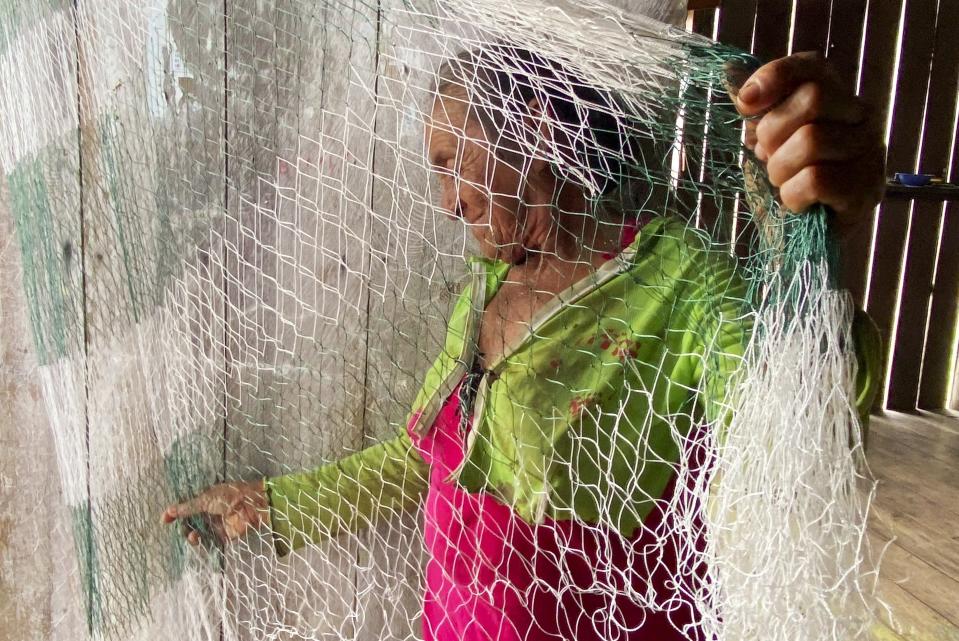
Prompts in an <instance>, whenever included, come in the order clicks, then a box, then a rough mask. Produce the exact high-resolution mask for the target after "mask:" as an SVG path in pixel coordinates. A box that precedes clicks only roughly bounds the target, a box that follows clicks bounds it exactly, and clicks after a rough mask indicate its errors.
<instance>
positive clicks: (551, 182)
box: [162, 53, 885, 545]
mask: <svg viewBox="0 0 959 641" xmlns="http://www.w3.org/2000/svg"><path fill="white" fill-rule="evenodd" d="M735 104H736V107H737V109H738V110H739V112H740V113H741V114H742V115H744V116H748V117H754V119H753V120H752V121H750V122H749V124H748V125H747V131H746V145H747V147H749V148H750V149H752V150H753V151H754V153H755V155H756V156H757V158H758V159H759V160H760V161H762V162H764V163H766V168H767V171H768V173H769V178H770V181H771V182H772V184H773V185H774V186H776V187H778V188H779V196H780V199H781V201H782V203H783V205H785V206H786V207H787V208H788V209H790V210H792V211H802V210H804V209H806V208H808V207H809V206H810V205H812V204H814V203H817V202H819V203H824V204H826V205H828V206H830V207H831V208H832V209H833V210H834V211H835V213H836V216H835V219H834V220H833V224H834V225H835V226H836V228H837V231H839V232H840V233H845V232H846V231H848V230H849V229H851V228H853V227H855V226H857V225H858V224H860V223H861V222H862V221H864V220H865V219H867V218H868V216H869V214H870V213H871V212H872V210H873V208H874V207H875V206H876V204H878V202H879V200H880V199H881V198H882V195H883V191H884V187H885V165H884V159H885V148H884V143H883V140H882V134H881V130H880V126H879V124H878V123H877V122H876V121H875V118H874V117H873V115H872V111H871V110H870V109H869V108H868V106H867V105H866V104H865V103H864V102H863V101H862V100H861V99H859V98H857V97H856V96H855V95H853V93H852V91H851V90H849V89H848V88H845V87H842V86H841V84H840V83H839V81H838V80H837V77H836V74H835V72H834V71H833V70H832V69H831V68H830V67H829V66H828V65H827V64H826V63H825V62H824V61H823V60H822V59H821V57H818V56H816V55H814V54H808V53H803V54H796V55H793V56H789V57H787V58H781V59H779V60H775V61H773V62H770V63H769V64H767V65H765V66H763V67H761V68H760V69H758V70H757V71H756V72H755V73H754V74H752V76H751V77H750V78H749V79H748V80H747V81H746V82H745V83H744V84H743V85H742V86H741V88H740V89H739V91H738V92H737V94H736V95H735ZM530 112H531V113H532V114H533V117H532V118H530V119H527V120H528V122H525V123H524V124H525V125H526V129H527V131H528V132H529V133H530V134H531V135H534V136H535V135H539V136H547V135H548V131H547V129H546V128H545V127H544V126H543V125H542V123H541V122H538V121H537V118H536V115H537V114H539V113H542V110H541V109H540V107H539V105H538V104H536V103H535V101H534V102H533V103H531V104H530ZM426 145H427V149H428V155H429V160H430V163H431V166H432V167H433V169H434V171H435V172H436V174H437V176H438V180H439V183H440V191H441V193H440V201H441V202H440V205H441V207H442V208H443V209H444V210H445V211H446V212H447V213H448V214H449V215H450V216H451V217H453V218H457V219H462V220H463V222H464V223H465V224H467V225H468V226H469V229H470V231H471V233H472V234H473V235H474V237H475V238H476V240H477V242H478V243H479V247H480V250H481V251H482V253H483V254H485V255H486V256H488V257H491V258H499V259H501V260H506V261H508V262H510V263H513V264H514V265H516V266H515V267H514V268H513V269H512V270H511V271H510V278H509V280H508V281H507V282H506V283H505V284H504V285H503V286H502V287H501V289H500V290H499V292H498V293H497V295H496V296H495V297H494V298H493V299H492V301H491V302H490V304H489V306H488V307H487V309H486V313H485V314H484V317H483V323H482V325H481V328H480V336H479V350H480V353H481V362H482V363H483V364H484V366H485V365H488V364H489V362H490V361H494V360H496V357H497V355H499V354H501V353H502V351H503V349H504V347H505V345H507V344H509V342H510V340H511V338H513V337H514V336H515V335H516V334H518V333H519V332H521V331H522V330H523V328H524V327H526V325H527V324H528V321H529V319H530V318H531V317H532V314H533V312H535V310H536V309H538V308H539V307H540V306H541V305H542V304H544V303H545V302H547V301H548V300H550V299H551V298H552V297H553V296H554V295H555V294H556V293H557V292H559V291H561V290H562V289H564V288H565V287H567V286H568V285H569V284H570V283H572V282H575V281H577V280H578V279H579V278H581V277H582V276H584V275H586V274H587V273H588V272H589V271H590V270H592V269H595V268H596V267H597V266H598V265H599V264H601V263H602V262H603V259H602V257H601V255H602V253H603V252H608V251H613V250H615V248H616V247H617V246H618V233H619V224H621V219H620V220H618V221H617V220H615V219H613V220H611V221H610V223H611V224H606V225H602V224H599V223H597V222H596V221H595V220H593V219H592V218H590V217H588V216H585V215H583V212H585V211H586V204H585V198H584V195H583V193H582V191H581V190H579V189H578V188H576V187H575V186H574V185H571V184H568V183H567V184H564V185H560V184H559V183H558V181H557V179H556V178H555V176H554V175H553V173H552V171H551V169H550V167H549V166H548V165H547V164H546V162H545V161H543V160H533V161H531V162H528V163H526V164H525V165H524V166H523V167H521V168H517V167H514V166H513V165H511V164H510V163H508V162H505V161H503V160H501V159H500V158H498V157H497V156H496V155H495V154H494V153H493V151H492V149H491V145H490V144H489V143H488V142H487V141H486V138H485V136H484V134H483V129H482V127H481V126H480V125H479V124H478V123H476V122H474V121H472V119H470V118H467V113H466V109H465V107H464V106H463V104H462V101H460V100H455V99H453V100H450V99H449V98H439V99H437V100H436V101H435V102H434V104H433V107H432V110H431V113H430V115H429V118H428V121H427V127H426ZM557 190H560V191H559V193H558V195H557V196H556V197H555V198H554V194H555V193H556V192H557ZM554 203H556V204H558V207H557V206H554ZM195 516H200V517H202V518H203V519H204V520H205V522H206V523H207V524H208V525H209V526H210V528H209V529H210V531H211V532H212V533H213V534H214V536H216V537H217V539H218V540H219V541H220V542H226V541H230V540H233V539H236V538H239V537H241V536H244V535H245V534H246V533H247V532H249V531H250V530H251V529H258V528H260V527H264V526H266V527H268V526H269V506H268V501H267V498H266V494H265V492H264V488H263V483H262V481H255V482H234V483H223V484H219V485H214V486H212V487H211V488H209V489H207V490H205V491H204V492H202V493H200V494H199V495H198V496H197V497H196V498H194V499H192V500H190V501H187V502H185V503H180V504H176V505H171V506H169V507H168V508H167V509H166V510H165V511H164V512H163V516H162V520H163V522H164V523H173V522H175V521H180V523H181V529H182V531H183V533H184V536H186V538H187V540H188V541H189V542H190V543H191V544H193V545H197V544H199V543H200V542H201V536H200V533H199V532H198V531H196V530H193V529H191V528H190V527H189V526H188V525H186V521H185V519H187V518H188V517H195Z"/></svg>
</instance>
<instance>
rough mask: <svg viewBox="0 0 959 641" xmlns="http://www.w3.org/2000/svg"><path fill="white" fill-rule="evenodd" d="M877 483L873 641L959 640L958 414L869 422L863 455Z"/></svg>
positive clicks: (872, 527)
mask: <svg viewBox="0 0 959 641" xmlns="http://www.w3.org/2000/svg"><path fill="white" fill-rule="evenodd" d="M867 458H868V460H869V465H870V468H871V469H872V472H873V474H874V475H875V477H876V479H877V480H878V481H879V488H878V491H877V493H876V498H875V502H874V504H873V508H874V509H873V514H872V519H871V521H870V526H869V530H870V540H871V542H872V544H873V549H874V550H884V555H883V558H882V565H881V570H880V582H879V588H880V596H881V597H882V599H883V600H884V602H885V603H886V604H887V605H888V606H889V610H890V612H891V616H890V615H888V614H887V615H886V616H884V617H883V623H882V624H879V625H877V626H876V627H875V628H874V629H873V638H874V639H876V640H877V641H939V640H943V641H959V471H957V463H959V415H954V414H935V413H930V412H920V413H914V414H902V413H898V412H886V413H885V414H883V415H882V416H874V417H873V418H872V420H871V425H870V437H869V448H868V451H867Z"/></svg>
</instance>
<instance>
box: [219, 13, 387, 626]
mask: <svg viewBox="0 0 959 641" xmlns="http://www.w3.org/2000/svg"><path fill="white" fill-rule="evenodd" d="M376 16H377V6H376V4H369V3H356V4H348V3H347V4H344V3H323V4H322V5H320V6H318V7H313V6H309V5H304V4H303V3H299V2H293V1H280V2H276V3H272V5H270V4H269V3H261V2H256V1H255V0H248V1H244V2H236V3H232V5H231V7H230V15H229V16H228V42H229V44H230V51H231V52H232V54H231V55H230V60H229V67H230V70H231V71H230V78H231V84H230V89H229V105H228V112H229V123H230V124H229V127H230V131H229V133H228V138H229V145H230V148H231V150H233V153H232V154H231V157H230V161H231V172H230V191H229V194H228V198H229V206H228V211H229V214H230V215H229V216H228V231H227V245H228V247H229V256H228V258H227V268H228V272H229V273H230V282H229V283H228V298H229V307H230V320H229V327H228V333H229V341H228V342H229V345H228V350H229V360H230V361H231V363H233V364H234V368H235V369H234V372H233V374H232V378H233V380H232V384H231V386H230V389H229V392H228V396H229V402H230V405H231V408H230V415H229V417H228V424H227V429H228V435H229V443H230V445H229V451H228V466H227V467H228V476H230V477H232V478H236V477H246V476H251V475H258V474H267V475H275V474H280V473H283V472H289V471H297V470H301V469H309V468H313V467H316V466H318V465H320V464H323V463H325V462H328V461H332V460H336V459H338V458H340V457H342V456H345V455H347V454H350V453H352V452H354V451H356V450H358V449H360V448H361V447H362V446H363V445H365V444H366V443H365V442H364V438H363V420H364V410H365V407H364V401H365V398H364V390H365V386H366V381H365V377H366V367H367V364H366V360H365V358H364V353H365V345H366V337H367V327H366V322H367V321H366V318H367V308H366V300H367V284H366V282H365V276H366V274H367V273H368V272H369V266H368V262H369V252H368V247H369V238H368V236H369V229H370V226H371V220H370V216H369V193H370V188H371V187H370V184H371V182H370V175H371V172H370V155H371V152H372V139H371V133H372V132H371V126H370V123H372V122H373V119H374V115H373V95H372V93H371V88H372V87H373V86H374V82H373V71H374V58H375V54H376V28H377V27H376V25H377V18H376ZM258 545H259V546H260V547H251V549H249V550H246V551H243V552H242V553H239V554H238V555H237V556H236V558H235V559H233V563H232V567H231V568H229V569H228V573H229V576H230V577H231V579H230V580H231V582H235V586H236V589H237V590H236V594H235V596H234V602H235V604H236V605H235V607H236V608H237V613H238V616H239V617H240V620H241V621H242V620H246V618H245V617H248V616H256V617H258V620H259V621H260V624H259V627H258V629H255V630H250V631H249V632H244V634H249V635H250V638H260V637H262V636H270V635H277V634H287V632H286V631H287V630H298V631H300V633H301V634H302V635H304V636H306V635H309V636H324V635H327V636H330V637H340V636H346V637H351V636H354V635H355V634H356V631H355V626H356V625H357V624H359V623H361V622H362V616H360V617H357V616H355V615H357V614H360V615H365V614H367V613H365V612H364V613H359V612H357V610H358V609H359V608H358V605H357V601H356V598H357V594H356V588H355V582H356V581H357V571H358V568H359V564H358V562H357V560H358V559H359V558H360V556H361V554H362V551H361V547H362V540H361V539H360V538H358V537H349V536H343V537H339V538H338V539H336V540H335V541H330V542H328V543H325V544H322V545H318V546H311V547H310V548H309V549H305V550H301V551H300V552H299V553H297V554H295V555H293V556H292V557H290V558H289V559H287V560H282V561H278V560H276V559H274V558H273V557H272V554H271V552H270V549H269V540H262V541H259V542H258ZM254 559H255V563H253V561H254ZM367 565H369V564H367ZM374 569H375V568H374ZM304 586H308V588H307V589H304Z"/></svg>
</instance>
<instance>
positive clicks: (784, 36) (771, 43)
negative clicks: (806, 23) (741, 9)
mask: <svg viewBox="0 0 959 641" xmlns="http://www.w3.org/2000/svg"><path fill="white" fill-rule="evenodd" d="M791 19H792V1H791V0H759V3H758V4H757V6H756V27H755V29H756V33H755V35H754V37H753V53H755V54H756V55H757V56H759V57H760V58H762V59H763V60H772V59H774V58H780V57H782V56H785V55H786V54H787V53H788V52H789V24H790V22H791Z"/></svg>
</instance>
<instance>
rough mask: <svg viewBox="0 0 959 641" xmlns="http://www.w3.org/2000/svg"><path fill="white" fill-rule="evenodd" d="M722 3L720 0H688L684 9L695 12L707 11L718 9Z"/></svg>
mask: <svg viewBox="0 0 959 641" xmlns="http://www.w3.org/2000/svg"><path fill="white" fill-rule="evenodd" d="M722 4H723V2H722V0H689V2H688V3H687V5H686V10H687V11H695V12H699V11H709V10H712V9H718V8H719V7H720V6H722Z"/></svg>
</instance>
